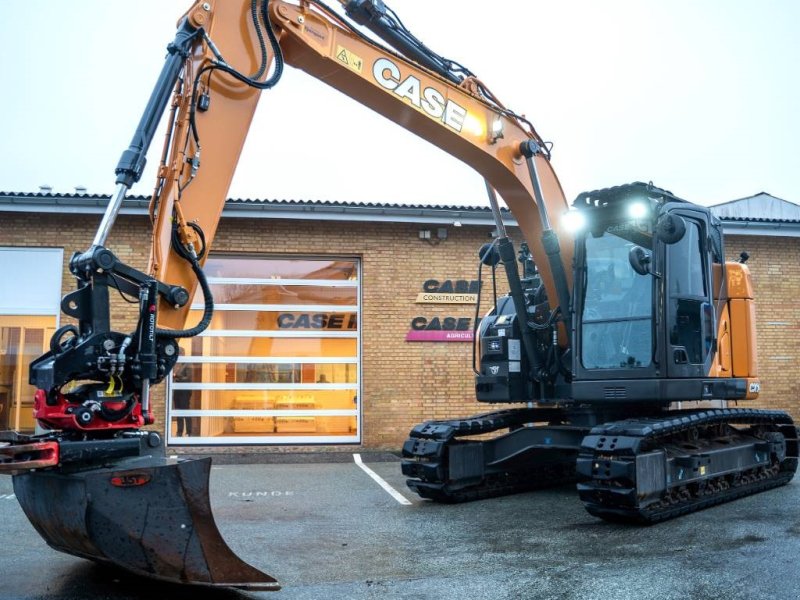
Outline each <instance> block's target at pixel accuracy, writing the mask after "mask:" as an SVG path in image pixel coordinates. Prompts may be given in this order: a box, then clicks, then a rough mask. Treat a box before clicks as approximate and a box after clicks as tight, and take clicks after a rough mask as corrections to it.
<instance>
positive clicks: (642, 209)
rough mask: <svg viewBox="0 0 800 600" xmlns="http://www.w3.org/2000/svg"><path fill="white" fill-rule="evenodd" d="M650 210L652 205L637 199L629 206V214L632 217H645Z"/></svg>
mask: <svg viewBox="0 0 800 600" xmlns="http://www.w3.org/2000/svg"><path fill="white" fill-rule="evenodd" d="M649 212H650V207H648V206H647V204H646V203H644V202H641V201H637V202H634V203H633V204H631V205H629V206H628V215H630V217H631V218H632V219H644V218H645V217H646V216H647V214H648V213H649Z"/></svg>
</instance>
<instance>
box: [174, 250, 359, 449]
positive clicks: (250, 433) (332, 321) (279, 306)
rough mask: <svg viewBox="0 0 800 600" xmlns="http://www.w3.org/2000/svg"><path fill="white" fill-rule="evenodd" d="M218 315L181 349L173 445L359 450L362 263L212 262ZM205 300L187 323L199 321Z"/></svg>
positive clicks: (242, 259)
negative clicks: (346, 445)
mask: <svg viewBox="0 0 800 600" xmlns="http://www.w3.org/2000/svg"><path fill="white" fill-rule="evenodd" d="M206 271H207V272H208V274H209V283H210V284H211V286H212V290H213V294H214V301H215V305H216V307H217V309H216V311H215V313H214V318H213V320H212V323H211V326H210V327H209V328H208V330H206V331H205V332H204V333H203V334H202V335H201V336H199V337H197V338H193V339H188V340H182V341H181V358H180V359H179V362H178V365H177V366H176V368H175V370H174V371H173V374H172V376H171V384H170V403H169V407H168V411H169V420H170V430H169V437H170V443H172V444H215V443H224V444H231V443H235V444H297V443H302V444H314V443H321V444H334V443H354V442H358V441H360V431H359V423H360V403H359V401H358V396H359V384H360V382H359V364H360V363H359V335H360V333H359V297H360V291H359V278H358V261H357V260H355V259H349V260H346V259H337V260H331V259H313V258H303V259H297V258H291V259H284V258H246V257H235V258H234V257H211V258H209V260H208V261H207V263H206ZM201 306H202V294H201V293H200V292H198V296H197V297H196V298H195V302H194V305H193V310H192V311H191V315H190V317H189V322H195V321H198V320H199V319H200V315H201V313H202V310H201Z"/></svg>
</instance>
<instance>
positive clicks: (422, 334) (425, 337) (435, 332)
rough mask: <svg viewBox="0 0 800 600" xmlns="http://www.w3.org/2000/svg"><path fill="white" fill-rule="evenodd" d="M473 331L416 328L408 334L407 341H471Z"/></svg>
mask: <svg viewBox="0 0 800 600" xmlns="http://www.w3.org/2000/svg"><path fill="white" fill-rule="evenodd" d="M472 338H473V332H472V331H442V330H439V329H432V330H419V331H417V330H415V329H412V330H411V331H409V332H408V333H407V334H406V341H407V342H471V341H472Z"/></svg>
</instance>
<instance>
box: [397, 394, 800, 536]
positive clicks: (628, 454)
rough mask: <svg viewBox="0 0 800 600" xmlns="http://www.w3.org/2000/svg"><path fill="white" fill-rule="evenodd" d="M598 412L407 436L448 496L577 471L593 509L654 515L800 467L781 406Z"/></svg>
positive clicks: (554, 412)
mask: <svg viewBox="0 0 800 600" xmlns="http://www.w3.org/2000/svg"><path fill="white" fill-rule="evenodd" d="M592 414H593V413H592V412H591V411H585V410H584V411H575V410H570V409H567V408H534V409H516V410H505V411H499V412H494V413H487V414H483V415H478V416H476V417H473V418H470V419H463V420H453V421H430V422H428V423H425V424H423V425H419V426H417V427H415V428H414V429H413V430H412V432H411V436H410V438H409V439H408V440H407V441H406V443H405V444H404V446H403V456H404V459H405V460H404V461H403V465H402V468H403V474H405V475H406V476H408V477H410V479H409V480H408V485H409V487H410V488H411V489H412V490H414V491H415V492H417V493H418V494H419V495H420V496H421V497H423V498H428V499H431V500H434V501H437V502H464V501H470V500H478V499H481V498H488V497H493V496H502V495H506V494H513V493H518V492H523V491H529V490H533V489H538V488H544V487H550V486H555V485H561V484H564V483H567V482H574V481H576V480H577V481H578V493H579V496H580V499H581V500H582V501H583V502H584V505H585V507H586V509H587V510H588V511H589V513H591V514H592V515H595V516H597V517H600V518H603V519H607V520H615V521H627V522H637V523H655V522H658V521H662V520H665V519H670V518H673V517H676V516H679V515H683V514H687V513H690V512H694V511H696V510H700V509H703V508H706V507H709V506H713V505H715V504H719V503H721V502H727V501H729V500H733V499H735V498H739V497H741V496H745V495H748V494H754V493H756V492H760V491H764V490H767V489H770V488H773V487H777V486H780V485H783V484H785V483H788V482H789V481H790V480H791V479H792V477H793V476H794V473H795V470H796V469H797V462H798V436H797V430H796V428H795V426H794V424H793V423H792V420H791V418H790V417H789V416H788V415H787V414H786V413H783V412H780V411H770V410H757V409H738V408H737V409H711V410H680V411H664V412H662V413H660V414H657V415H646V416H642V417H638V418H626V419H618V420H607V421H603V422H600V423H597V424H594V425H592V424H590V420H591V415H592ZM609 414H611V413H607V414H603V413H599V412H598V413H597V414H596V415H595V417H596V418H598V419H604V418H608V416H609ZM628 414H630V413H628ZM505 430H507V431H505ZM501 432H502V433H501ZM498 433H499V435H498ZM491 434H494V437H492V438H488V437H487V436H488V435H491Z"/></svg>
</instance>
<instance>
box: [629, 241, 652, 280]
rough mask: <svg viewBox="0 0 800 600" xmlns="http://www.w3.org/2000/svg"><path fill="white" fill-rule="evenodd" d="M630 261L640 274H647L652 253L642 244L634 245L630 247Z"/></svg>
mask: <svg viewBox="0 0 800 600" xmlns="http://www.w3.org/2000/svg"><path fill="white" fill-rule="evenodd" d="M628 262H630V263H631V267H632V268H633V270H634V271H636V272H637V273H638V274H639V275H647V274H648V273H649V272H650V255H649V254H648V253H647V252H646V251H645V249H644V248H642V247H641V246H634V247H633V248H631V249H630V252H628Z"/></svg>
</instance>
